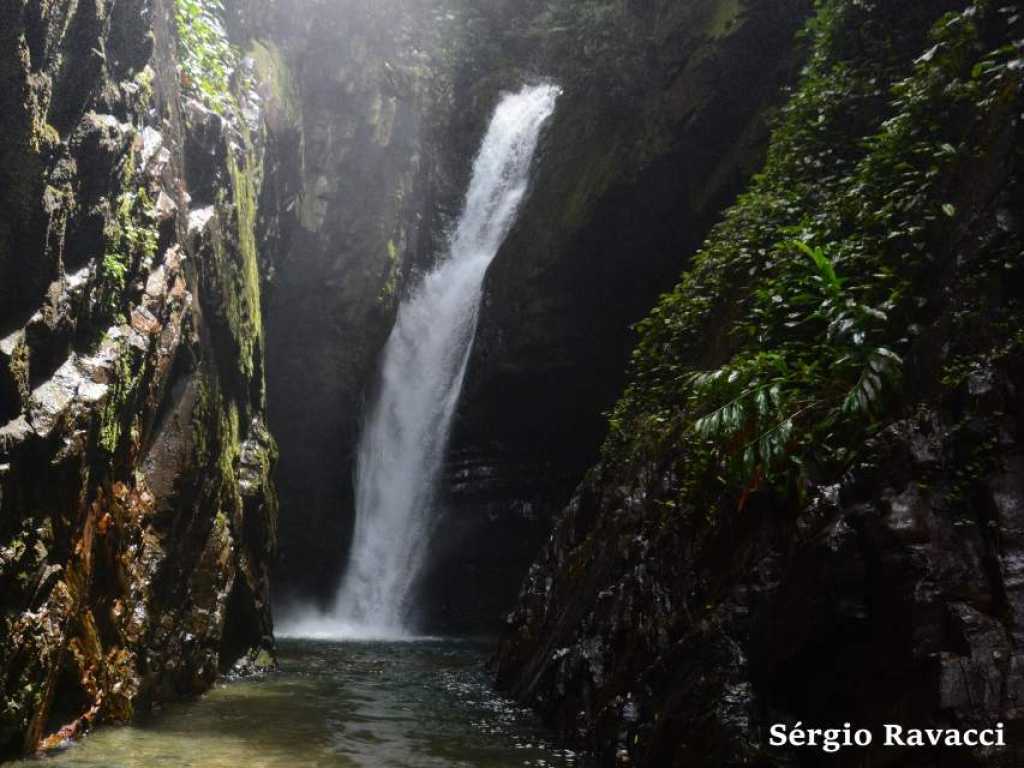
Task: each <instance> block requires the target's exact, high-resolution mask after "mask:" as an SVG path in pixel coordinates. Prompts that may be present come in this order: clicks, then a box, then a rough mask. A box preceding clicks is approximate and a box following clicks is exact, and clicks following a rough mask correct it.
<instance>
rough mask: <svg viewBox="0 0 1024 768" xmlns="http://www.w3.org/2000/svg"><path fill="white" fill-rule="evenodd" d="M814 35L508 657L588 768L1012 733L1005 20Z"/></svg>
mask: <svg viewBox="0 0 1024 768" xmlns="http://www.w3.org/2000/svg"><path fill="white" fill-rule="evenodd" d="M803 39H804V40H805V41H807V45H808V52H807V55H808V63H807V66H806V67H805V68H804V70H803V71H802V73H801V76H800V79H799V83H798V85H797V87H796V88H795V90H794V91H793V93H792V95H791V96H790V98H789V100H788V103H787V105H786V106H785V108H784V109H783V110H782V112H781V114H780V115H779V117H778V119H777V120H776V121H775V123H774V128H773V135H772V141H771V145H770V148H769V152H768V159H767V162H766V164H765V166H764V168H763V169H762V170H761V172H760V173H758V174H757V176H756V177H755V179H754V181H753V182H752V184H751V185H750V187H749V188H748V190H747V191H746V192H745V193H744V194H743V196H742V197H741V198H740V200H739V202H738V203H737V204H736V205H735V206H733V207H732V208H730V209H729V211H728V212H727V213H726V215H725V217H724V220H723V222H722V223H721V224H719V225H717V226H716V227H715V228H714V229H713V230H712V233H711V235H710V236H709V238H708V239H707V240H706V241H705V243H704V245H703V246H702V247H701V250H700V252H699V253H698V255H697V256H695V257H694V258H693V259H692V261H691V262H690V264H689V266H688V267H687V269H686V270H685V271H684V274H683V277H682V280H681V281H680V282H679V284H678V285H677V287H676V288H675V289H674V290H672V291H671V292H669V293H667V294H665V295H664V296H663V297H662V298H661V299H660V300H659V302H658V304H657V305H656V307H655V308H654V310H653V311H652V312H651V313H650V314H649V315H648V316H647V318H646V319H645V320H644V321H643V322H642V323H641V325H640V327H639V342H638V345H637V348H636V351H635V353H634V355H633V359H632V363H631V366H630V374H629V378H628V383H627V387H626V389H625V390H624V394H623V395H622V397H621V399H620V401H619V403H618V404H617V405H616V406H615V407H614V408H613V409H612V411H611V413H610V419H609V423H610V427H611V429H610V434H609V437H608V439H607V441H606V442H605V445H604V448H603V450H602V453H601V459H600V461H599V462H598V463H597V464H596V466H595V467H594V468H593V469H592V470H591V471H590V472H589V473H588V475H587V478H586V480H585V481H584V482H583V483H582V484H581V486H580V487H579V488H578V489H577V491H576V493H575V495H574V496H573V499H572V501H571V502H570V503H569V504H568V506H567V507H566V509H565V510H564V511H563V512H562V514H561V516H560V518H559V520H558V522H557V524H556V526H555V531H554V534H553V535H552V537H551V538H550V540H549V541H548V543H547V544H546V546H545V547H544V549H543V552H542V554H541V556H540V558H539V559H538V560H537V561H536V563H535V564H534V565H533V566H532V567H531V570H530V574H529V576H528V578H527V580H526V582H525V584H524V586H523V590H522V592H521V594H520V601H519V607H518V608H517V609H516V610H515V612H514V613H513V614H512V616H511V617H510V619H509V626H508V631H507V632H506V634H505V636H504V639H503V640H502V643H501V649H500V651H499V654H498V659H497V672H498V680H499V684H500V685H501V686H503V687H505V688H506V689H507V690H509V691H511V692H512V693H513V694H514V695H516V696H517V697H518V698H519V699H520V700H522V701H523V702H526V703H529V704H530V705H532V706H534V707H536V708H537V709H538V710H539V711H540V712H541V713H542V714H543V715H544V716H545V718H546V719H547V720H548V721H549V722H551V723H552V724H554V725H555V726H556V727H557V728H558V729H559V730H560V731H561V733H562V734H563V735H564V736H566V737H567V738H569V739H572V740H574V741H576V742H578V743H580V744H581V745H583V746H585V747H586V748H588V749H590V750H592V751H594V752H595V753H596V754H597V755H598V756H599V758H600V759H601V760H602V761H603V764H613V763H615V764H620V765H638V766H666V765H707V766H722V765H764V766H789V765H818V764H824V763H823V762H822V761H823V760H825V759H827V758H824V757H822V756H821V754H820V753H818V752H817V751H815V750H803V751H799V750H795V751H790V750H783V749H779V748H772V747H770V746H769V745H768V743H767V742H768V739H767V736H768V734H767V729H768V727H769V726H770V725H771V724H773V723H784V724H787V725H794V724H795V723H797V722H798V721H799V722H802V723H803V724H804V725H805V726H807V727H834V726H836V725H839V724H841V723H843V722H852V723H854V724H855V726H856V727H866V728H873V729H875V731H876V732H880V725H881V723H886V722H889V723H894V722H895V723H901V724H904V725H905V726H917V727H922V726H927V727H958V728H966V727H991V726H992V725H993V724H994V723H996V722H1004V723H1005V724H1006V728H1007V733H1008V735H1007V740H1008V742H1009V743H1011V744H1012V743H1013V742H1014V741H1015V739H1019V734H1020V733H1022V732H1024V721H1022V719H1021V714H1020V708H1019V691H1020V689H1021V684H1022V680H1021V674H1020V670H1021V658H1020V654H1018V653H1017V647H1016V646H1017V644H1018V642H1019V640H1020V637H1021V627H1022V617H1021V614H1020V613H1018V609H1020V608H1021V601H1020V599H1019V598H1020V594H1019V592H1020V577H1019V570H1020V567H1019V564H1020V558H1021V552H1020V530H1021V528H1020V515H1021V510H1022V509H1024V492H1022V487H1021V482H1022V480H1021V478H1022V469H1024V467H1022V464H1021V456H1022V442H1021V434H1022V429H1024V425H1022V417H1024V410H1022V405H1024V404H1022V402H1021V395H1020V393H1021V391H1022V390H1021V385H1022V383H1024V378H1022V376H1024V365H1022V361H1024V358H1022V350H1021V334H1020V331H1019V329H1020V327H1021V322H1020V321H1021V318H1020V308H1021V306H1022V305H1021V286H1022V285H1024V281H1022V280H1021V276H1020V270H1021V269H1022V260H1021V257H1022V253H1024V249H1022V245H1024V229H1022V222H1021V218H1020V210H1021V199H1022V198H1021V194H1022V186H1021V168H1022V166H1021V161H1022V154H1021V147H1022V146H1024V143H1022V138H1024V137H1022V134H1021V106H1022V98H1024V81H1022V78H1021V76H1020V61H1021V58H1020V57H1021V43H1020V39H1021V17H1020V15H1019V14H1018V13H1016V11H1015V10H1014V8H1011V7H1008V6H1000V5H999V4H997V3H964V2H952V1H951V2H939V3H920V2H909V1H908V2H894V3H860V2H854V1H852V0H830V1H829V2H824V3H820V4H818V6H817V9H816V15H815V18H814V20H813V22H811V23H810V24H809V25H808V27H807V29H806V32H805V34H804V36H803ZM838 759H839V760H840V761H841V762H842V764H843V765H883V764H884V765H900V766H971V765H1007V766H1009V765H1014V764H1016V762H1018V761H1019V759H1020V755H1019V750H1017V749H1004V750H987V749H984V748H977V749H961V750H955V749H939V750H896V749H889V750H885V749H883V748H881V747H877V746H876V748H873V749H870V750H856V751H855V752H853V753H844V754H843V755H841V756H840V757H839V758H838Z"/></svg>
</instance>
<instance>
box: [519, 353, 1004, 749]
mask: <svg viewBox="0 0 1024 768" xmlns="http://www.w3.org/2000/svg"><path fill="white" fill-rule="evenodd" d="M1021 375H1022V372H1021V371H1020V370H1019V369H1017V370H1005V369H1004V370H1001V371H998V372H996V373H995V383H994V391H995V392H998V393H999V394H998V398H999V400H1000V402H1001V403H1003V406H1002V407H1003V408H1005V410H1004V411H1001V413H1000V415H999V416H995V417H994V418H993V420H992V421H988V422H987V423H986V424H985V429H986V430H990V429H995V430H996V431H997V432H1000V433H1002V434H1004V435H1007V436H1008V435H1013V436H1014V438H1013V439H1012V443H1011V444H1008V445H1006V446H1005V447H1006V448H1007V449H1008V450H1007V453H1006V455H1005V460H1004V461H1003V462H1001V465H1000V466H999V468H998V469H996V470H995V471H992V472H988V473H985V474H984V475H983V476H981V477H977V478H973V479H972V480H971V481H969V483H968V484H969V487H970V491H969V494H968V498H965V497H964V495H963V493H964V487H963V486H962V483H963V477H964V473H963V467H964V464H963V461H964V449H965V445H964V443H963V442H961V439H962V437H961V435H959V434H958V429H957V428H956V427H955V426H954V422H953V421H952V420H951V419H950V414H949V413H948V412H947V413H941V412H936V411H932V410H921V411H919V412H918V413H916V414H915V415H914V416H913V417H911V418H908V419H906V420H903V421H899V422H897V423H894V424H893V425H892V426H890V427H889V428H888V429H886V430H885V431H884V432H883V433H881V434H880V435H879V436H878V437H877V438H875V440H874V444H873V445H872V446H871V449H872V454H873V455H874V456H875V457H877V459H876V461H873V462H872V466H864V467H862V468H860V469H858V470H856V471H855V472H853V473H851V474H850V475H849V476H848V477H846V478H845V479H844V480H843V481H842V482H841V483H840V484H837V485H834V486H828V487H821V488H817V489H815V494H816V496H815V497H814V498H813V499H812V501H811V503H810V504H809V505H808V507H807V508H806V510H805V511H803V512H801V513H800V514H798V515H796V516H794V515H793V514H792V513H791V512H790V511H789V510H787V509H786V508H785V507H781V506H780V505H778V504H777V503H776V502H775V501H774V500H773V499H771V498H768V497H761V498H755V499H753V500H752V502H751V504H750V505H749V506H748V508H747V509H746V510H745V511H744V514H743V515H741V516H738V517H737V516H728V514H727V511H723V513H722V519H723V521H727V522H723V524H722V525H721V526H718V527H717V528H713V529H705V528H702V527H700V526H693V527H687V526H685V525H683V524H680V523H679V522H678V521H676V520H672V519H666V518H665V516H664V512H662V511H659V510H664V505H663V503H662V502H663V500H664V499H665V498H668V496H669V495H670V488H671V480H670V479H668V478H666V477H664V476H663V475H659V474H658V473H657V470H656V469H655V468H654V467H651V468H650V471H651V473H652V475H651V476H652V477H653V478H656V479H655V480H653V481H652V482H651V483H650V484H646V485H645V484H643V483H638V484H637V485H636V486H631V487H630V486H622V485H615V484H614V482H613V481H612V478H613V477H614V475H615V473H614V471H613V470H607V469H606V470H598V471H596V472H595V473H594V474H593V475H592V476H591V477H590V478H589V479H588V481H587V482H586V483H585V484H584V485H583V486H582V487H581V489H580V490H579V492H578V493H577V495H576V497H575V498H574V500H573V502H572V504H570V505H569V507H568V508H567V510H566V511H565V513H564V515H563V517H562V518H561V519H560V521H559V523H558V525H557V526H556V529H555V532H554V535H553V536H552V539H551V541H550V542H549V543H548V545H547V547H546V548H545V550H544V554H543V556H542V557H541V559H540V560H539V561H538V562H537V563H536V564H535V565H534V566H533V567H532V569H531V571H530V575H529V576H528V578H527V580H526V583H525V585H524V587H523V591H522V593H521V595H520V605H519V607H518V608H517V609H516V611H515V612H514V613H513V614H512V615H511V616H510V625H509V626H510V632H509V633H508V634H507V635H506V637H505V639H504V641H503V643H502V647H501V651H500V652H499V683H501V684H502V685H503V686H505V687H507V688H509V689H510V690H512V691H513V692H515V693H516V694H517V695H519V696H520V697H522V698H524V699H525V700H528V701H530V702H531V703H533V704H534V705H535V706H537V707H538V708H539V709H540V710H541V712H543V713H544V714H545V716H546V717H548V718H550V719H551V720H552V721H553V722H555V723H557V724H558V725H559V726H560V727H561V728H562V729H563V730H564V731H565V732H566V733H567V734H571V735H573V736H574V737H575V738H577V739H582V740H583V741H584V743H585V744H587V745H588V746H589V747H591V748H593V749H595V750H596V751H597V752H598V753H600V754H606V755H614V754H616V753H617V752H619V751H625V753H627V754H628V755H629V756H630V758H631V760H632V761H633V762H634V764H637V765H652V766H660V765H675V764H684V765H685V764H690V763H693V764H697V765H734V764H748V763H750V762H754V763H757V764H764V765H790V764H791V763H790V762H788V761H789V760H791V759H795V757H794V756H787V755H786V754H784V753H782V752H780V750H777V749H774V750H769V749H767V748H766V747H765V743H766V733H767V728H768V727H769V726H770V725H771V724H772V723H776V722H789V723H792V722H794V721H795V720H798V719H803V720H804V721H805V722H806V720H807V717H808V715H807V713H813V715H814V718H815V723H814V724H815V725H817V724H820V723H841V722H844V721H852V722H854V723H856V724H857V725H858V727H865V728H871V729H874V730H875V732H876V733H880V732H881V724H882V723H885V722H900V723H905V724H913V725H917V726H924V725H931V727H953V726H956V727H964V728H967V727H982V728H984V727H991V725H992V723H994V722H996V721H1006V722H1007V723H1008V728H1009V729H1010V732H1013V731H1014V730H1015V729H1017V728H1018V727H1019V726H1018V725H1017V724H1016V721H1017V720H1018V719H1019V710H1018V708H1017V704H1016V701H1017V698H1018V694H1017V692H1018V691H1019V690H1020V687H1021V685H1022V684H1024V677H1022V674H1021V658H1020V654H1019V653H1018V652H1017V647H1018V646H1017V643H1018V637H1019V635H1020V631H1021V628H1020V621H1019V618H1018V617H1019V611H1018V604H1019V602H1020V600H1019V595H1018V593H1019V591H1020V586H1019V584H1018V582H1019V578H1018V572H1019V569H1020V562H1021V557H1022V552H1021V551H1020V542H1019V541H1018V536H1017V533H1016V532H1017V530H1018V527H1019V525H1018V524H1019V520H1018V517H1019V514H1020V510H1021V508H1022V504H1024V487H1022V485H1021V479H1020V478H1021V470H1022V469H1024V463H1022V459H1021V455H1020V442H1019V440H1018V438H1017V436H1019V435H1020V433H1021V432H1020V430H1021V427H1022V426H1024V425H1022V422H1021V418H1022V415H1024V402H1022V401H1021V399H1020V396H1019V394H1018V393H1019V391H1020V384H1021ZM697 616H699V617H700V619H699V620H697V619H695V618H694V617H697ZM812 670H813V672H812ZM886 756H887V754H886V753H884V752H883V753H879V754H877V755H874V756H873V759H881V758H883V757H886ZM888 757H891V754H889V755H888ZM989 757H996V758H998V757H999V756H998V755H996V756H989ZM1004 757H1006V759H1008V760H1009V759H1011V758H1012V755H1004ZM861 758H863V759H864V760H867V759H868V757H867V756H865V755H858V756H857V759H861ZM910 758H911V756H903V758H901V759H907V760H909V762H906V763H900V764H907V765H950V766H952V765H974V764H976V763H975V760H976V759H980V756H978V755H973V756H971V755H967V754H964V753H955V754H953V753H946V754H945V755H935V754H929V755H927V756H918V757H916V758H914V759H910ZM943 759H944V760H946V761H947V762H941V760H943ZM915 760H917V762H915ZM757 761H763V762H762V763H758V762H757ZM936 761H938V762H936ZM793 764H798V763H793ZM858 764H859V763H858ZM865 764H866V763H865ZM992 764H994V765H1001V764H1002V763H1000V762H999V761H998V760H996V761H995V762H994V763H992ZM1007 764H1010V763H1007Z"/></svg>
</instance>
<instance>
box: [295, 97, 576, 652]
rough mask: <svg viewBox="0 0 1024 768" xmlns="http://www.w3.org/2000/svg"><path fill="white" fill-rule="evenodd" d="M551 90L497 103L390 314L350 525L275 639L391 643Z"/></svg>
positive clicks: (403, 631) (418, 566)
mask: <svg viewBox="0 0 1024 768" xmlns="http://www.w3.org/2000/svg"><path fill="white" fill-rule="evenodd" d="M560 93H561V91H560V89H559V88H558V87H557V86H553V85H540V86H528V87H526V88H523V89H522V90H521V91H520V92H518V93H516V94H512V95H508V96H505V97H504V98H503V99H502V101H501V103H500V104H499V105H498V107H497V109H496V110H495V113H494V117H493V118H492V120H491V124H490V128H489V129H488V131H487V135H486V137H485V138H484V141H483V144H482V146H481V148H480V153H479V154H478V155H477V158H476V161H475V163H474V165H473V175H472V180H471V182H470V186H469V191H468V193H467V195H466V201H465V208H464V209H463V212H462V216H461V218H460V219H459V223H458V226H457V228H456V230H455V233H454V235H453V236H452V237H451V240H450V242H449V247H448V254H447V257H446V258H445V259H443V260H442V261H441V262H440V263H439V265H438V266H437V267H436V268H435V269H434V271H433V272H431V273H430V274H428V275H427V276H426V277H425V278H424V280H423V283H422V285H420V286H419V288H418V289H417V290H416V291H415V292H414V293H413V294H412V295H411V296H410V297H409V298H408V299H407V300H406V301H405V302H403V303H402V305H401V306H400V307H399V310H398V319H397V321H396V323H395V327H394V329H393V330H392V332H391V336H390V338H389V339H388V343H387V346H386V347H385V349H384V356H383V365H382V368H381V389H380V395H379V398H378V399H377V401H376V403H375V404H374V406H373V408H372V409H371V410H370V412H369V414H368V418H367V421H366V425H365V427H364V430H363V434H362V437H361V442H360V445H359V453H358V458H357V465H356V529H355V536H354V539H353V542H352V551H351V557H350V561H349V567H348V571H347V573H346V574H345V578H344V580H343V581H342V584H341V588H340V589H339V591H338V595H337V598H336V600H335V605H334V609H333V611H332V612H331V613H330V614H329V615H323V614H320V615H310V614H306V615H305V616H302V615H299V616H295V617H293V620H292V621H291V622H287V621H286V623H285V627H284V629H283V630H282V632H281V634H282V635H293V636H306V637H310V636H314V637H356V638H359V637H363V638H371V637H372V638H380V637H385V638H399V637H402V636H405V635H407V634H408V629H407V621H408V616H409V609H410V605H409V602H410V600H411V597H412V590H413V587H414V585H415V583H416V579H417V577H418V576H419V575H420V573H421V571H422V569H423V565H424V560H425V557H426V554H427V549H428V544H429V537H430V528H431V523H432V520H433V507H434V494H435V488H436V484H437V479H438V474H439V473H440V471H441V467H442V463H443V461H444V455H445V449H446V447H447V442H448V433H449V430H450V428H451V421H452V416H453V415H454V413H455V407H456V405H457V403H458V400H459V394H460V393H461V391H462V381H463V377H464V376H465V373H466V364H467V362H468V360H469V353H470V350H471V349H472V346H473V337H474V335H475V333H476V325H477V316H478V311H479V307H480V298H481V292H482V287H483V279H484V274H485V273H486V271H487V267H488V265H489V264H490V263H491V261H492V260H493V259H494V257H495V255H496V254H497V252H498V249H499V248H500V247H501V244H502V242H503V241H504V239H505V237H506V235H507V234H508V231H509V229H510V228H511V226H512V224H513V222H514V220H515V217H516V213H517V212H518V210H519V206H520V203H521V202H522V200H523V196H524V195H525V193H526V188H527V183H528V181H529V170H530V163H531V160H532V159H533V155H534V152H535V151H536V148H537V142H538V139H539V137H540V131H541V128H542V126H543V125H544V123H545V122H546V121H547V119H548V118H549V117H550V116H551V114H552V113H553V112H554V109H555V101H556V100H557V98H558V95H559V94H560Z"/></svg>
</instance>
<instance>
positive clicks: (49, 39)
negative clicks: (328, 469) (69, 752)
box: [0, 0, 277, 758]
mask: <svg viewBox="0 0 1024 768" xmlns="http://www.w3.org/2000/svg"><path fill="white" fill-rule="evenodd" d="M0 30H2V31H0V37H2V42H3V46H2V47H3V51H2V53H0V99H2V104H0V122H2V129H3V133H4V136H5V139H4V144H3V149H2V150H0V152H2V155H0V189H2V192H0V195H2V201H0V203H2V212H0V337H2V338H0V422H2V423H0V611H2V613H0V758H3V757H6V756H10V755H12V754H17V753H19V752H23V751H27V752H31V751H33V750H35V749H37V748H40V747H46V746H54V745H56V744H58V743H60V742H61V741H62V740H64V739H65V738H69V737H72V736H74V735H75V734H76V733H78V732H80V731H81V730H83V729H84V728H86V727H88V726H90V725H92V724H95V723H98V722H104V721H114V722H121V721H126V720H128V719H130V718H131V717H132V716H133V715H134V714H135V713H136V712H138V711H140V710H144V709H145V708H147V707H148V706H149V705H150V704H152V703H154V702H159V701H165V700H169V699H173V698H178V697H181V696H189V695H195V694H198V693H200V692H202V691H203V690H205V689H206V688H208V687H209V686H210V685H211V684H212V682H213V680H214V679H215V678H216V676H217V675H218V674H220V673H221V672H224V671H227V670H229V669H231V668H232V667H233V666H234V665H235V663H236V662H237V661H239V660H242V662H241V663H242V666H243V667H245V668H246V669H254V668H257V667H259V666H264V667H265V666H269V665H272V664H273V656H272V653H273V639H272V623H271V616H270V605H269V581H268V578H269V576H268V574H269V566H270V563H271V560H272V556H273V552H274V549H275V539H276V513H277V507H276V499H275V493H274V488H273V484H272V482H271V479H270V475H271V471H272V467H273V464H274V461H275V457H276V448H275V445H274V441H273V439H272V438H271V437H270V434H269V432H268V430H267V428H266V403H265V400H266V397H265V391H264V389H265V388H264V373H263V371H264V363H263V336H262V327H261V315H260V301H261V299H260V293H261V276H260V264H259V259H258V254H257V251H256V237H257V231H256V203H257V195H258V193H259V190H260V186H261V164H262V153H263V145H262V139H261V134H262V127H261V122H260V119H259V117H258V113H257V109H256V106H257V104H256V101H255V99H254V97H253V96H252V95H248V94H243V95H242V96H241V97H240V98H241V103H242V106H243V107H244V108H243V109H241V110H240V111H239V113H238V114H235V115H233V116H232V118H231V119H229V118H227V117H225V116H223V115H221V114H217V113H215V112H213V111H211V110H210V109H209V108H208V107H207V106H204V105H203V104H202V103H200V102H199V101H197V100H196V98H195V97H194V96H190V95H189V93H186V92H182V91H181V90H180V89H179V70H178V42H177V32H176V27H175V21H174V4H173V3H172V2H170V0H118V2H106V3H100V2H92V1H91V0H90V1H88V2H87V1H85V0H82V1H76V0H59V1H58V2H48V3H37V2H26V1H25V0H12V2H6V3H4V4H3V8H2V10H0ZM242 114H245V115H247V117H248V118H249V121H250V122H249V123H244V122H243V121H242V120H241V115H242Z"/></svg>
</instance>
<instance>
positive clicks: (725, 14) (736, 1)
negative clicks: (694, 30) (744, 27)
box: [704, 0, 744, 37]
mask: <svg viewBox="0 0 1024 768" xmlns="http://www.w3.org/2000/svg"><path fill="white" fill-rule="evenodd" d="M743 8H744V5H743V0H719V1H718V2H716V3H715V5H714V8H713V12H712V14H711V18H710V19H709V20H708V23H707V25H706V26H705V28H704V33H705V34H706V35H707V36H708V37H721V36H722V35H724V34H726V33H728V32H729V31H730V30H731V29H732V27H733V25H734V24H735V23H736V20H737V19H738V18H739V16H740V14H741V13H742V12H743Z"/></svg>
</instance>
